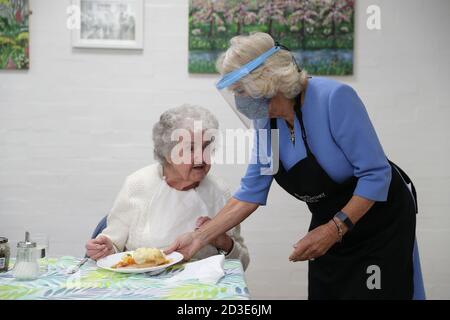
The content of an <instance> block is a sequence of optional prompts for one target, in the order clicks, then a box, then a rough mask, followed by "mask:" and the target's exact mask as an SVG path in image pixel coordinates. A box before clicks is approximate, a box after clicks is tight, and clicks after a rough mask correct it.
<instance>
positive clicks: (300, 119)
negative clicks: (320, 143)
mask: <svg viewBox="0 0 450 320" xmlns="http://www.w3.org/2000/svg"><path fill="white" fill-rule="evenodd" d="M302 95H303V91H302V92H301V93H300V94H299V95H298V99H297V100H296V101H295V107H294V109H295V114H296V115H297V118H298V122H299V123H300V128H301V130H302V139H303V143H304V144H305V148H306V152H307V154H308V155H312V152H311V149H310V148H309V145H308V141H307V139H306V129H305V125H304V124H303V115H302V110H301V109H302V103H301V101H302Z"/></svg>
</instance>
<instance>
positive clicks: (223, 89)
mask: <svg viewBox="0 0 450 320" xmlns="http://www.w3.org/2000/svg"><path fill="white" fill-rule="evenodd" d="M280 49H284V48H283V46H281V45H278V44H276V45H275V46H274V47H272V48H271V49H269V50H267V51H266V52H264V53H263V54H261V55H260V56H258V57H257V58H255V59H254V60H252V61H250V62H248V63H247V64H245V65H243V66H242V67H240V68H239V69H236V70H234V71H232V72H229V73H227V74H225V75H224V76H223V77H222V78H221V79H220V80H219V81H218V82H217V84H216V88H217V90H218V91H219V92H220V94H221V95H222V97H223V98H224V99H225V101H226V102H227V104H228V105H229V106H230V107H231V109H232V110H233V112H234V113H235V114H236V115H237V116H238V117H239V119H240V120H241V121H242V123H243V124H244V125H245V127H247V128H250V127H251V124H252V122H251V121H252V120H257V119H263V118H268V116H269V114H268V112H269V103H270V99H269V98H265V97H261V98H253V97H250V96H248V95H246V94H245V93H244V91H243V89H242V88H240V87H239V86H238V82H239V81H240V80H242V79H243V78H245V77H246V76H248V75H249V74H250V73H251V72H252V71H253V70H255V69H256V68H258V67H259V66H261V65H262V64H263V63H264V62H265V61H266V60H267V58H269V57H270V56H272V55H273V54H274V53H276V52H278V51H279V50H280Z"/></svg>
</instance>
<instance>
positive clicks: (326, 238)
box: [289, 221, 339, 262]
mask: <svg viewBox="0 0 450 320" xmlns="http://www.w3.org/2000/svg"><path fill="white" fill-rule="evenodd" d="M338 240H339V234H338V232H337V228H336V225H335V224H334V222H333V221H329V222H328V223H326V224H323V225H321V226H318V227H317V228H315V229H313V230H311V231H310V232H308V234H307V235H306V236H304V237H303V238H302V239H301V240H300V241H298V242H297V243H296V244H295V245H294V251H293V252H292V254H291V255H290V256H289V260H291V261H293V262H296V261H305V260H311V259H315V258H318V257H321V256H323V255H324V254H325V253H326V252H327V251H328V250H329V249H330V248H331V247H332V246H333V245H334V244H335V243H336V242H337V241H338Z"/></svg>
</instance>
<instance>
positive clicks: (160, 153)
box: [153, 104, 219, 164]
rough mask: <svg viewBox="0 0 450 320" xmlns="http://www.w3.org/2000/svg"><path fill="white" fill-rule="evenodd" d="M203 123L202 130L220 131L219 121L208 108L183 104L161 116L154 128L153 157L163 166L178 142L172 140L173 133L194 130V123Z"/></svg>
mask: <svg viewBox="0 0 450 320" xmlns="http://www.w3.org/2000/svg"><path fill="white" fill-rule="evenodd" d="M195 121H201V126H202V130H217V129H219V121H217V118H216V117H215V116H214V114H212V112H211V111H209V110H208V109H206V108H203V107H199V106H193V105H188V104H183V105H181V106H179V107H175V108H171V109H168V110H167V111H165V112H164V113H162V114H161V116H160V117H159V121H158V122H157V123H155V125H154V126H153V146H154V147H153V155H154V157H155V159H156V160H157V161H159V162H160V163H161V164H164V163H165V162H166V157H168V156H169V155H170V152H171V151H172V149H173V147H174V146H175V145H176V144H177V143H178V141H173V140H172V132H173V131H174V130H177V129H186V130H192V128H193V123H194V122H195Z"/></svg>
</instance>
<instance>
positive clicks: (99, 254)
mask: <svg viewBox="0 0 450 320" xmlns="http://www.w3.org/2000/svg"><path fill="white" fill-rule="evenodd" d="M113 253H114V246H113V243H112V241H111V240H110V239H109V238H108V237H105V236H99V237H98V238H96V239H91V240H89V241H88V242H87V243H86V255H87V256H88V257H89V258H91V259H93V260H98V259H101V258H104V257H106V256H109V255H110V254H113Z"/></svg>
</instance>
